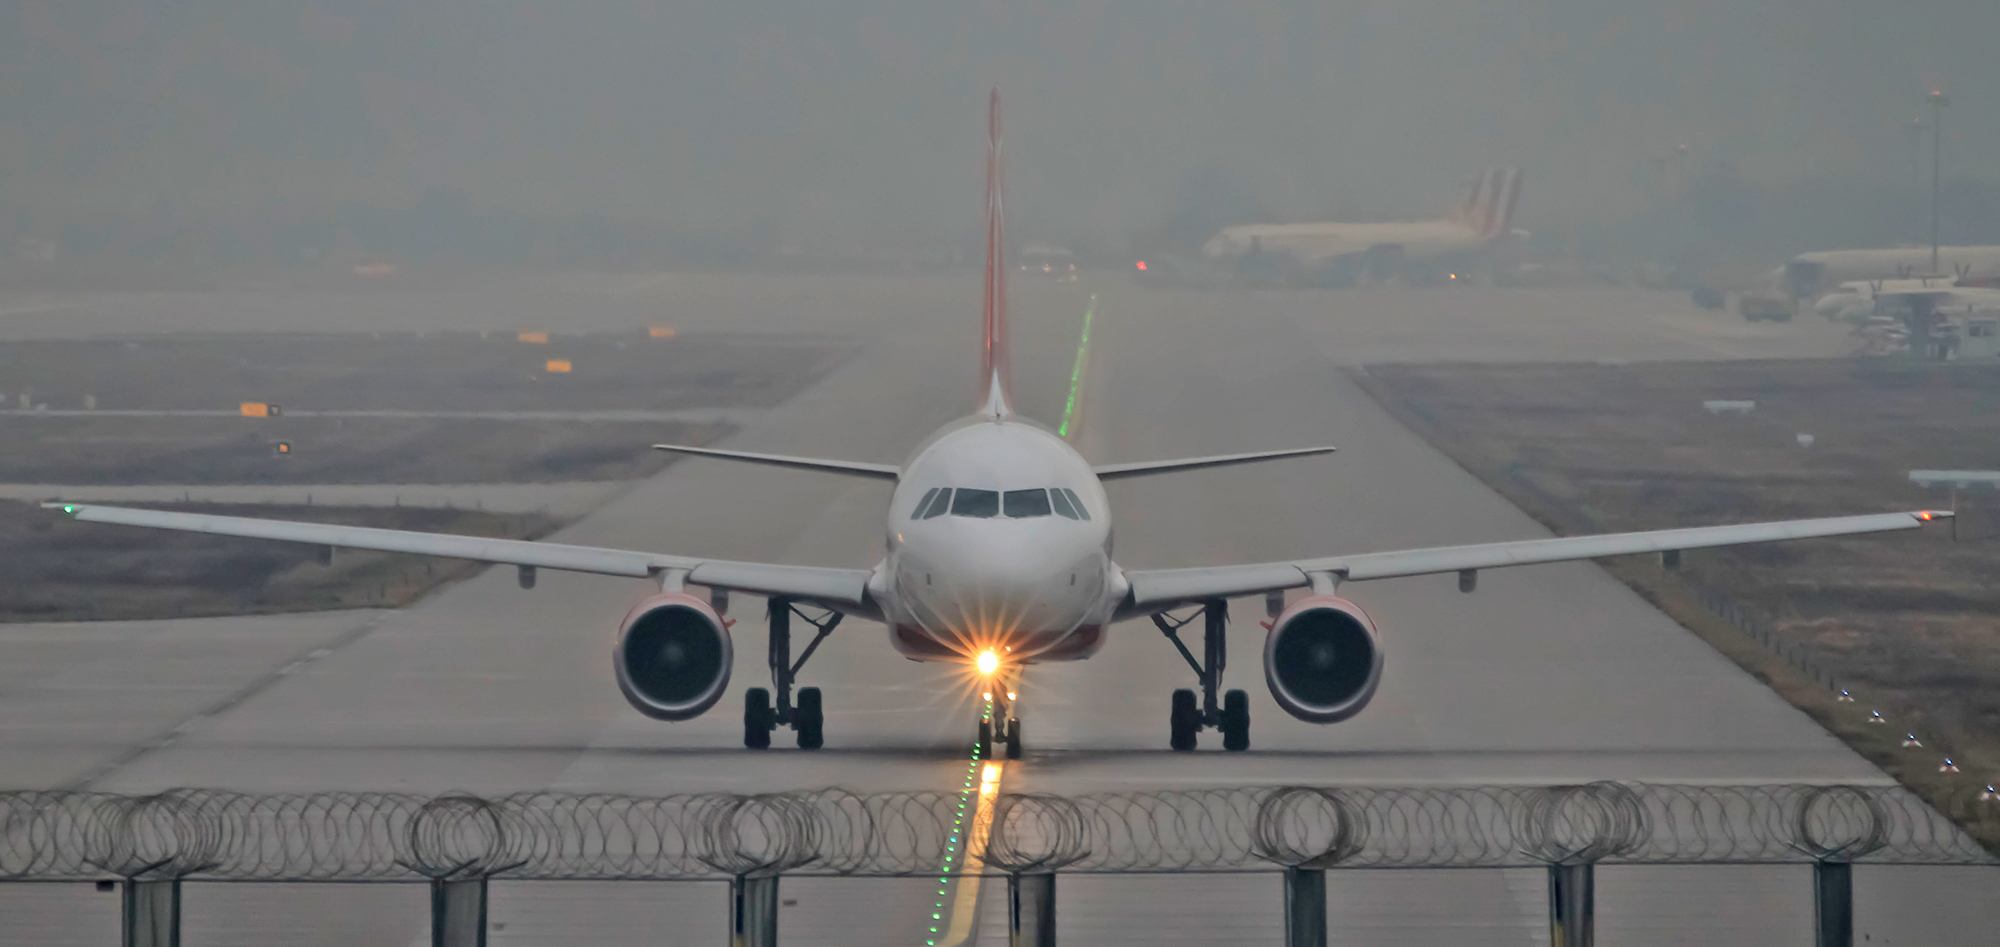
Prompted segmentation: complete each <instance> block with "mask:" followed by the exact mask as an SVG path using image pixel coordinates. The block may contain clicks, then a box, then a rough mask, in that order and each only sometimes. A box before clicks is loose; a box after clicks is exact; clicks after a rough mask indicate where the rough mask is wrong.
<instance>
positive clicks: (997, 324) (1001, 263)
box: [979, 89, 1014, 418]
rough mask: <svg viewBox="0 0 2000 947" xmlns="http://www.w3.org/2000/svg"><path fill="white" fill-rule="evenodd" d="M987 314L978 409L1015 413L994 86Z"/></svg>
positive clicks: (995, 414) (994, 414) (989, 117)
mask: <svg viewBox="0 0 2000 947" xmlns="http://www.w3.org/2000/svg"><path fill="white" fill-rule="evenodd" d="M986 136H987V137H986V317H985V320H984V323H983V331H984V334H985V339H984V340H983V341H984V344H985V347H986V348H985V352H984V353H983V355H982V356H981V359H980V371H979V387H980V391H979V413H980V415H982V416H984V417H989V418H1004V417H1007V416H1009V415H1011V414H1013V413H1014V404H1013V402H1014V389H1013V358H1012V353H1011V352H1010V350H1009V347H1008V345H1007V261H1006V252H1005V249H1004V247H1005V235H1004V233H1003V232H1002V228H1001V226H1000V222H1001V206H1000V90H999V89H994V90H993V97H992V99H991V100H990V101H989V102H988V104H987V113H986Z"/></svg>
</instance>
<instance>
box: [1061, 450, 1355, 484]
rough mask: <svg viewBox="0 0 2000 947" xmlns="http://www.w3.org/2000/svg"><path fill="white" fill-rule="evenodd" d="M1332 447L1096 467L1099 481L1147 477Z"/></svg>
mask: <svg viewBox="0 0 2000 947" xmlns="http://www.w3.org/2000/svg"><path fill="white" fill-rule="evenodd" d="M1333 450H1334V448H1331V447H1293V448H1290V449H1287V450H1261V451H1252V452H1251V453H1248V454H1215V455H1213V456H1209V457H1180V458H1176V459H1174V460H1144V461H1140V462H1138V463H1133V464H1102V465H1099V466H1097V467H1095V468H1093V469H1094V470H1095V471H1096V472H1097V479H1099V480H1118V479H1121V478H1124V477H1144V476H1147V475H1149V474H1159V473H1174V472H1175V471H1180V470H1200V469H1202V468H1204V467H1229V466H1233V465H1236V464H1254V463H1257V462H1258V461H1262V460H1277V459H1279V458H1281V457H1307V456H1310V455H1313V454H1330V453H1332V452H1333Z"/></svg>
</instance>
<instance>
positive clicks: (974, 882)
mask: <svg viewBox="0 0 2000 947" xmlns="http://www.w3.org/2000/svg"><path fill="white" fill-rule="evenodd" d="M1003 771H1004V767H1003V766H1002V764H1000V763H998V762H993V761H989V762H987V763H986V765H985V766H982V767H980V773H979V802H978V803H977V807H976V808H975V809H974V810H973V813H972V830H971V831H969V832H967V833H966V839H965V865H964V868H963V871H962V873H961V874H960V875H959V878H958V895H957V897H955V898H954V899H952V903H951V926H950V927H949V928H947V929H946V930H945V934H944V947H959V945H961V944H964V943H967V942H968V941H970V940H971V939H972V922H973V921H974V920H975V919H977V917H978V915H979V888H980V885H981V882H982V879H981V878H980V877H979V874H980V872H981V871H983V870H984V869H985V867H986V839H987V836H988V835H990V834H991V833H992V831H993V803H994V801H995V800H996V799H997V798H998V797H999V795H1000V776H1001V775H1002V773H1003Z"/></svg>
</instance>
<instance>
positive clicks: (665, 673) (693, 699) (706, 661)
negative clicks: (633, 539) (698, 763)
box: [611, 592, 736, 720]
mask: <svg viewBox="0 0 2000 947" xmlns="http://www.w3.org/2000/svg"><path fill="white" fill-rule="evenodd" d="M735 662H736V652H735V649H734V648H733V647H732V646H731V645H730V642H729V629H728V627H726V626H725V625H723V623H722V618H721V616H718V615H717V614H716V613H715V609H713V608H710V607H709V605H708V603H707V602H704V601H702V600H701V599H698V598H695V597H694V596H692V595H688V594H686V593H684V592H676V593H669V594H664V595H655V596H653V597H652V598H649V599H647V600H645V601H643V602H640V603H639V604H637V605H635V606H633V607H632V610H631V611H630V612H627V613H626V615H625V621H624V622H623V623H622V624H620V625H619V626H618V647H617V648H616V649H615V650H613V651H612V653H611V663H612V665H613V666H614V667H615V668H616V669H617V672H618V689H619V690H621V691H624V692H625V699H626V700H627V701H630V702H631V704H632V706H634V707H636V708H638V709H639V712H640V713H642V714H645V715H646V716H648V717H652V718H654V719H656V720H689V719H692V718H694V717H699V716H701V714H702V713H703V712H704V711H706V710H708V708H710V707H713V706H715V702H716V701H718V700H721V699H722V695H723V693H724V692H725V691H727V690H728V689H729V671H730V668H731V667H732V666H733V665H734V664H735Z"/></svg>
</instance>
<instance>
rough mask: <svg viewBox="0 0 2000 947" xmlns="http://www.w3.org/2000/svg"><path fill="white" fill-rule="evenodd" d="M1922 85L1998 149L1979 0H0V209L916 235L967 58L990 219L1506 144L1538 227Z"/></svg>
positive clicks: (940, 197)
mask: <svg viewBox="0 0 2000 947" xmlns="http://www.w3.org/2000/svg"><path fill="white" fill-rule="evenodd" d="M1932 83H1943V84H1944V85H1945V87H1947V88H1948V89H1949V90H1950V91H1951V92H1952V94H1953V95H1954V98H1955V102H1954V104H1953V105H1952V106H1951V107H1950V110H1949V111H1948V113H1947V117H1946V131H1947V138H1946V159H1947V165H1948V172H1947V173H1948V175H1951V176H1973V177H1979V178H1984V179H1993V178H1996V177H2000V3H1996V2H1993V0H1919V2H1909V3H1899V4H1890V3H1883V2H1862V0H1757V2H1744V0H1663V2H1643V3H1642V2H1635V0H1398V2H1393V3H1392V2H1341V0H1336V2H1317V3H1315V2H1276V0H1273V2H1237V3H1223V2H1203V3H1195V2H1182V0H1073V2H1050V0H1005V2H1001V0H989V2H962V0H922V2H884V0H839V2H828V0H786V2H756V0H744V2H734V3H639V2H624V0H619V2H590V0H572V2H530V0H478V2H473V0H425V2H420V3H419V2H392V0H315V2H288V0H175V2H172V3H160V2H153V3H145V4H129V3H118V2H111V0H55V2H19V0H4V2H0V212H11V213H12V214H14V215H15V219H17V220H28V221H31V222H44V223H46V222H48V221H55V220H60V219H62V218H63V216H64V215H70V214H81V215H90V214H101V213H111V212H121V211H122V212H130V210H131V209H132V208H143V207H149V206H157V205H159V204H160V203H161V202H166V203H167V204H168V205H169V206H171V207H172V208H173V209H174V210H175V212H176V213H179V214H183V215H193V216H195V217H200V216H201V215H215V214H253V215H266V216H271V217H276V218H279V219H293V218H303V217H310V216H313V215H315V214H318V215H324V214H325V213H326V212H327V210H328V209H329V208H332V207H336V206H338V205H339V204H340V203H342V202H349V201H360V202H364V203H370V204H376V205H381V206H398V205H401V204H407V203H408V202H409V201H411V200H414V199H415V197H416V195H417V194H419V193H420V192H422V191H423V190H424V189H425V188H431V187H447V188H452V189H456V190H458V191H460V192H462V193H463V194H465V195H466V196H467V197H468V198H469V199H470V200H472V201H473V202H474V203H475V204H477V205H479V206H484V207H490V208H496V209H506V210H514V211H521V212H527V213H532V214H537V215H573V214H576V213H578V212H582V211H596V212H601V213H603V214H605V215H607V216H609V217H611V218H613V219H618V220H629V221H637V222H646V223H652V224H662V225H667V226H672V227H677V228H688V229H693V230H700V229H704V228H706V229H719V230H731V229H743V228H747V227H749V226H751V225H752V223H753V222H756V221H763V222H765V225H766V226H772V225H775V226H776V227H777V228H778V232H779V233H780V234H782V235H783V237H784V238H785V239H786V240H788V241H794V242H800V243H803V244H807V245H814V246H825V245H828V244H829V243H839V242H841V241H845V240H853V241H856V242H858V243H863V244H868V245H872V246H923V245H926V244H928V243H931V242H934V241H936V240H938V239H940V238H941V237H944V236H946V235H952V234H957V233H960V232H962V231H963V230H964V229H965V228H966V226H967V222H968V221H969V220H971V219H973V218H975V217H976V215H977V214H978V213H979V209H980V198H979V186H980V185H979V176H980V173H981V164H982V160H983V156H982V153H981V148H982V141H981V138H982V135H983V132H984V116H983V114H982V110H983V108H984V104H985V90H986V89H987V88H988V87H989V86H992V85H996V84H997V85H998V86H999V87H1000V88H1001V91H1002V94H1003V96H1005V98H1006V103H1007V109H1008V114H1007V126H1008V136H1007V144H1008V153H1009V154H1008V160H1009V184H1010V188H1011V191H1010V201H1011V206H1012V208H1013V212H1014V214H1015V218H1016V221H1017V222H1018V223H1019V224H1020V225H1021V226H1020V227H1017V229H1016V232H1017V233H1021V229H1022V228H1027V229H1030V230H1040V231H1046V232H1049V233H1054V234H1099V235H1103V236H1105V237H1107V238H1122V237H1123V236H1124V235H1125V234H1127V233H1129V232H1131V231H1132V230H1133V229H1135V228H1138V227H1143V226H1146V225H1148V224H1152V223H1156V222H1158V221H1159V220H1160V219H1161V218H1162V217H1164V216H1165V214H1166V213H1167V211H1168V208H1169V205H1170V204H1171V200H1172V197H1171V195H1172V191H1173V188H1174V186H1175V184H1176V182H1178V181H1180V180H1181V179H1182V178H1183V176H1185V175H1186V174H1187V173H1188V172H1189V171H1191V170H1192V169H1195V168H1198V167H1201V166H1204V165H1214V166H1218V167H1221V168H1224V169H1227V170H1228V171H1230V172H1233V173H1234V174H1237V175H1240V176H1241V177H1242V178H1244V179H1245V180H1247V181H1248V182H1250V184H1251V185H1252V186H1253V187H1254V189H1255V192H1256V196H1257V199H1258V201H1259V203H1261V204H1262V205H1263V206H1264V207H1265V208H1266V209H1267V210H1269V211H1270V212H1271V214H1272V215H1273V216H1274V217H1282V218H1289V219H1310V218H1313V217H1319V216H1323V215H1325V214H1327V213H1329V212H1331V211H1336V210H1338V211H1345V212H1350V213H1355V214H1364V215H1373V216H1379V215H1383V214H1409V215H1416V214H1423V213H1426V212H1430V211H1433V210H1436V209H1438V208H1441V207H1443V206H1445V205H1447V204H1449V203H1451V202H1452V201H1453V200H1454V199H1455V196H1456V194H1457V193H1458V190H1459V188H1460V187H1461V186H1462V183H1463V182H1465V181H1468V180H1470V178H1471V177H1472V176H1473V175H1474V174H1475V173H1476V172H1477V171H1478V170H1479V169H1481V168H1483V167H1486V166H1489V165H1493V166H1497V165H1519V166H1521V167H1523V168H1525V169H1526V170H1527V174H1528V177H1527V190H1526V192H1525V199H1524V203H1523V207H1522V223H1524V224H1527V225H1529V226H1536V225H1542V226H1550V225H1560V224H1566V223H1573V222H1576V221H1579V220H1583V219H1588V218H1590V217H1592V216H1593V215H1604V214H1610V213H1616V212H1619V210H1620V209H1621V208H1632V207H1636V206H1638V205H1640V204H1641V203H1643V202H1644V200H1645V199H1646V194H1647V188H1648V186H1649V181H1648V176H1649V174H1652V173H1654V172H1655V168H1656V162H1655V160H1654V159H1655V158H1656V156H1658V155H1661V154H1664V153H1666V152H1668V151H1669V150H1670V149H1672V148H1673V147H1674V146H1675V145H1679V144H1685V145H1687V146H1688V152H1689V154H1690V155H1691V156H1692V157H1691V158H1690V159H1689V164H1690V165H1695V166H1699V165H1700V164H1703V163H1706V162H1709V161H1712V160H1715V159H1718V158H1727V159H1729V160H1732V161H1734V162H1735V163H1736V165H1737V166H1738V167H1739V168H1741V169H1742V170H1743V171H1744V172H1745V173H1746V174H1749V175H1750V176H1752V177H1754V178H1758V179H1762V180H1765V181H1770V182H1782V181H1784V180H1787V179H1791V178H1795V177H1798V176H1801V175H1808V174H1813V175H1831V176H1847V177H1853V178H1856V179H1860V180H1874V179H1884V180H1889V181H1891V182H1893V183H1904V182H1907V181H1908V180H1909V178H1910V175H1911V170H1912V151H1911V141H1910V139H1909V137H1908V136H1907V135H1906V133H1905V132H1903V131H1901V130H1899V129H1898V128H1897V124H1898V123H1899V122H1905V121H1907V120H1908V119H1910V118H1911V117H1912V116H1914V115H1916V114H1918V113H1919V112H1921V111H1923V110H1924V106H1923V104H1922V97H1923V93H1924V92H1925V90H1926V89H1927V87H1928V86H1929V85H1930V84H1932ZM1689 170H1690V171H1693V170H1694V168H1693V167H1690V169H1689ZM1023 235H1024V236H1031V235H1032V234H1023Z"/></svg>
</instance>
